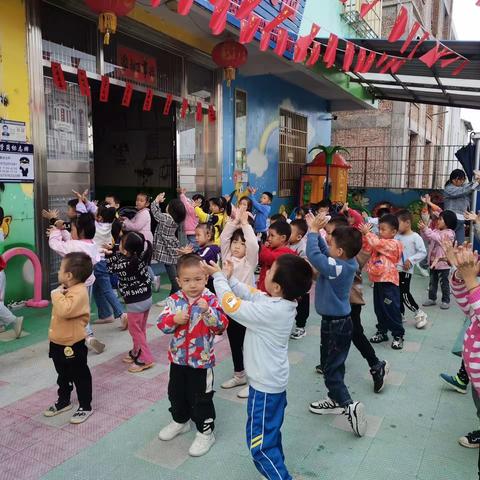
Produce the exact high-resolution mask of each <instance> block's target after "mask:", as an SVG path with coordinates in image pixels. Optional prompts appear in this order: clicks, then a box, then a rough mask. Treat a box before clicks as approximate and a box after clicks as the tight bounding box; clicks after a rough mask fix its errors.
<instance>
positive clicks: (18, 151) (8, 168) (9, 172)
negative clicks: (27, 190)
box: [0, 142, 35, 183]
mask: <svg viewBox="0 0 480 480" xmlns="http://www.w3.org/2000/svg"><path fill="white" fill-rule="evenodd" d="M34 178H35V176H34V170H33V145H30V144H29V143H15V142H0V182H10V183H27V182H33V180H34Z"/></svg>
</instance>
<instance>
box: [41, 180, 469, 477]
mask: <svg viewBox="0 0 480 480" xmlns="http://www.w3.org/2000/svg"><path fill="white" fill-rule="evenodd" d="M249 193H250V195H246V196H244V197H241V198H239V199H237V203H236V204H234V202H233V199H232V198H230V197H227V198H223V197H221V198H212V199H210V200H209V201H208V202H206V201H205V199H204V197H203V196H201V195H199V194H197V195H194V196H193V197H192V199H189V198H188V197H187V196H186V192H185V190H183V189H179V198H178V199H172V200H171V201H170V202H169V203H168V205H167V206H166V208H165V209H164V210H165V211H163V209H162V204H164V202H165V195H164V194H160V195H158V196H157V197H156V198H155V200H154V201H153V202H150V200H149V197H148V196H147V195H146V194H143V193H142V194H139V195H138V196H137V201H136V213H135V215H134V216H133V218H131V219H128V218H126V217H125V216H123V215H122V210H121V209H120V210H119V209H118V207H119V205H118V203H119V202H118V201H117V199H116V198H115V197H114V196H108V197H107V198H106V199H105V201H104V202H102V203H101V204H99V205H98V206H97V205H95V204H94V203H92V202H90V201H89V200H88V199H87V198H86V195H87V193H86V192H84V193H83V194H77V199H76V201H72V202H71V203H69V206H70V207H71V209H72V211H70V212H69V221H70V225H68V224H67V222H63V221H61V220H59V219H58V212H47V213H46V216H47V217H48V218H50V219H51V223H52V227H51V229H50V230H49V243H50V246H51V248H52V249H53V250H54V251H55V252H57V253H58V254H60V255H61V256H63V260H62V263H61V267H60V272H59V283H60V285H61V286H60V287H59V288H58V289H57V290H55V291H54V292H52V304H53V312H52V322H51V326H50V331H49V338H50V356H51V358H52V360H53V362H54V365H55V368H56V370H57V373H58V384H59V398H58V401H57V402H56V403H55V404H54V405H52V406H51V407H50V408H49V409H48V410H47V411H46V412H45V415H47V416H53V415H56V414H58V413H60V412H63V411H66V410H68V409H70V408H72V407H71V403H70V393H71V391H72V383H73V384H75V386H76V388H77V393H78V396H79V409H78V410H77V412H76V413H75V414H74V416H73V417H72V422H73V423H80V422H82V421H84V420H86V418H88V416H89V415H90V414H91V412H92V408H91V397H92V394H91V391H92V387H91V376H90V372H89V370H88V366H87V360H86V358H87V355H86V352H87V349H86V346H85V339H86V340H87V345H90V346H92V348H94V345H96V344H97V342H98V343H101V342H99V341H98V340H97V339H95V337H94V336H93V332H92V330H91V327H89V325H90V324H89V320H90V300H89V295H88V289H89V287H90V286H93V297H94V299H95V302H96V303H97V307H98V312H99V318H100V321H103V322H104V323H105V322H113V321H114V319H115V318H120V319H121V325H122V326H123V327H128V330H129V332H130V334H131V336H132V343H133V347H132V349H131V350H130V351H129V352H128V354H127V355H126V356H125V358H124V359H123V361H124V362H125V363H127V364H129V365H130V367H129V372H132V373H138V372H142V371H144V370H146V369H149V368H152V367H153V366H154V358H153V356H152V353H151V351H150V349H149V347H148V342H147V339H146V322H147V318H148V315H149V311H150V309H151V307H152V284H154V283H155V281H154V279H155V277H156V276H158V275H159V273H160V271H161V268H160V267H161V265H163V266H164V268H165V270H166V272H167V274H168V277H169V279H170V282H171V291H170V296H169V297H168V298H167V299H166V301H163V302H161V303H160V304H159V306H162V307H163V311H162V313H161V314H160V316H159V318H158V323H157V326H158V328H159V329H160V330H162V331H163V332H164V333H165V334H171V335H172V339H171V343H170V347H169V351H168V358H169V360H170V379H169V385H168V398H169V401H170V403H171V408H170V412H171V414H172V422H171V423H170V424H169V425H167V426H166V427H164V428H163V429H162V430H161V431H160V433H159V438H160V439H161V440H163V441H169V440H171V439H173V438H175V437H176V436H177V435H179V434H182V433H185V432H187V431H189V430H190V420H192V421H193V422H194V423H195V426H196V428H197V434H196V437H195V440H194V442H193V443H192V445H191V447H190V450H189V453H190V455H192V456H200V455H204V454H205V453H207V452H208V451H209V449H210V448H211V446H212V445H213V444H214V442H215V437H214V433H213V431H214V421H215V408H214V403H213V394H214V390H213V367H214V366H215V351H214V350H215V349H214V344H215V341H214V340H215V336H216V335H221V334H222V333H223V332H224V331H225V330H226V332H227V335H228V340H229V343H230V347H231V351H232V360H233V375H232V377H231V378H230V379H229V380H227V381H225V382H224V383H223V384H222V385H221V386H222V388H225V389H230V388H235V387H242V388H241V389H239V391H238V396H239V397H241V398H247V397H248V407H247V408H248V420H247V422H248V423H247V444H248V448H249V449H250V451H251V455H252V458H253V460H254V463H255V466H256V467H257V469H258V470H259V472H260V473H261V474H262V475H263V476H265V477H267V478H281V479H290V478H292V477H291V476H290V474H289V473H288V470H287V468H286V466H285V457H284V454H283V450H282V445H281V434H280V429H281V426H282V422H283V417H284V410H285V406H286V387H287V383H288V375H289V363H288V355H287V354H288V342H289V339H293V340H299V339H301V338H303V337H304V336H305V335H306V329H305V326H306V322H307V319H308V316H309V308H310V293H309V292H310V289H311V286H312V282H313V280H314V279H316V289H315V309H316V311H317V313H318V314H319V315H321V317H322V322H321V342H320V343H321V345H320V363H319V365H317V367H316V370H317V372H318V373H320V374H322V375H323V376H324V381H325V386H326V389H327V393H328V395H327V397H326V398H325V399H324V400H319V401H316V402H312V403H311V404H310V406H309V410H310V411H311V412H312V413H315V414H337V415H345V417H346V419H347V420H348V421H349V423H350V425H351V428H352V430H353V432H354V433H355V434H356V435H357V436H359V437H361V436H363V435H365V433H366V430H367V420H366V414H365V407H364V405H363V403H361V402H359V401H354V400H353V399H352V397H351V396H350V393H349V391H348V389H347V387H346V385H345V382H344V376H345V362H346V359H347V357H348V353H349V349H350V345H351V343H352V342H353V344H354V345H355V347H356V348H357V349H358V350H359V352H360V353H361V355H362V356H363V357H364V358H365V360H366V361H367V363H368V365H369V369H370V373H371V375H372V380H373V389H374V392H375V393H379V392H381V391H382V389H383V388H384V385H385V378H386V376H387V375H388V372H389V364H388V362H386V361H385V360H382V359H379V358H378V357H377V355H376V353H375V350H374V348H373V346H372V344H377V343H381V342H387V341H389V337H388V333H389V332H390V333H391V335H392V342H391V347H392V349H394V350H401V349H402V348H403V345H404V336H405V328H404V325H403V320H404V316H405V308H406V309H408V310H409V311H411V312H413V313H414V315H415V322H416V327H417V328H424V327H425V326H426V324H427V315H426V314H425V313H424V312H423V311H422V310H421V309H420V308H419V306H418V304H417V302H416V301H415V299H414V298H413V296H412V293H411V291H410V282H411V277H412V273H413V269H414V267H415V265H418V264H419V263H420V262H421V261H422V260H423V259H424V258H425V257H426V256H427V249H426V247H425V243H424V240H423V239H422V238H421V237H420V235H419V234H417V233H415V232H414V231H413V229H412V223H413V219H412V215H411V214H410V212H408V211H406V210H402V211H400V212H397V213H396V214H393V213H391V212H389V211H388V210H387V211H385V210H384V211H381V214H380V215H378V216H377V217H376V218H375V219H374V220H373V221H372V222H371V223H365V222H364V220H363V218H362V216H361V214H360V213H359V212H356V211H355V210H352V209H350V208H349V207H348V205H344V206H342V207H341V208H335V206H332V205H331V204H330V203H329V202H320V204H318V205H316V206H315V208H314V206H311V207H310V208H306V207H303V208H298V209H296V212H295V215H294V217H295V218H292V219H287V218H285V216H283V215H275V216H270V210H271V203H272V199H273V196H272V194H271V193H269V192H264V193H263V194H262V195H261V197H260V200H259V201H257V200H256V199H255V197H254V194H255V193H256V191H255V190H254V189H250V192H249ZM423 200H424V202H425V210H426V212H427V214H428V218H427V217H425V218H424V219H423V220H422V221H421V222H420V223H419V228H420V231H421V233H422V236H423V238H424V239H426V241H427V242H428V261H429V266H430V288H429V298H428V300H427V301H426V302H424V304H423V305H425V306H428V305H434V304H435V303H436V299H437V289H438V282H439V281H440V284H441V287H442V304H441V308H445V309H446V308H448V306H449V302H450V296H449V293H450V291H449V287H448V276H449V271H450V266H451V265H452V264H455V262H456V265H457V266H459V265H462V268H463V270H461V268H460V266H459V267H458V270H457V271H458V272H466V270H467V267H466V266H465V265H466V260H465V258H466V257H467V253H466V252H465V251H464V250H459V249H457V250H454V249H453V247H448V245H451V240H452V239H453V237H454V233H453V232H454V230H455V215H453V217H452V215H451V213H452V212H449V211H441V210H440V209H439V208H437V207H435V206H434V207H435V208H434V207H432V205H433V204H431V202H430V199H429V198H428V197H425V198H423ZM312 210H314V211H312ZM152 216H153V218H154V220H155V221H156V228H155V230H154V233H152V220H151V219H152ZM114 225H117V228H114ZM182 227H183V230H184V233H185V235H186V238H187V243H186V244H183V245H181V243H180V241H179V230H180V229H181V228H182ZM374 230H375V231H376V232H377V234H375V233H373V231H374ZM449 242H450V243H449ZM448 248H450V250H449V252H450V253H448V254H447V252H446V249H448ZM452 251H454V253H452ZM455 255H456V257H455V258H456V260H455V262H453V263H452V260H451V258H450V257H452V258H453V257H454V256H455ZM464 260H465V261H464ZM220 264H221V266H220ZM257 266H259V267H260V270H259V272H258V273H259V274H258V279H257V280H256V279H255V271H256V269H257ZM362 270H364V271H366V272H367V273H368V276H369V279H370V282H372V283H373V298H374V311H375V314H376V317H377V331H376V333H375V334H374V335H373V336H372V337H371V338H370V339H369V340H368V339H367V337H366V336H365V333H364V331H363V327H362V321H361V309H362V306H363V305H364V304H365V300H364V297H363V292H362ZM458 275H460V274H458ZM465 276H466V274H465ZM462 278H463V281H465V282H466V279H465V278H464V277H459V276H457V277H455V276H454V279H455V281H456V282H457V283H459V284H460V283H461V282H462ZM116 285H118V290H119V292H120V294H121V296H122V297H123V300H124V303H125V308H126V314H125V313H124V312H123V306H122V305H121V303H120V302H119V300H118V297H117V296H116V294H115V292H114V290H115V288H114V287H115V286H116ZM475 288H476V287H475ZM476 291H477V290H475V292H476ZM468 295H471V293H469V294H468ZM475 325H476V324H475ZM97 347H98V344H97ZM98 350H101V349H98V348H97V351H98ZM469 368H473V367H469Z"/></svg>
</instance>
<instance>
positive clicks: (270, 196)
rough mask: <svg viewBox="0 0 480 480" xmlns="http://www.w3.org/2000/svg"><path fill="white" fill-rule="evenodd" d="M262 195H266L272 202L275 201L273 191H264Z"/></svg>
mask: <svg viewBox="0 0 480 480" xmlns="http://www.w3.org/2000/svg"><path fill="white" fill-rule="evenodd" d="M262 195H266V196H267V197H268V199H269V200H270V202H273V193H272V192H262Z"/></svg>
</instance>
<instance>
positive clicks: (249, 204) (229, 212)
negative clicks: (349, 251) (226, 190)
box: [225, 191, 253, 217]
mask: <svg viewBox="0 0 480 480" xmlns="http://www.w3.org/2000/svg"><path fill="white" fill-rule="evenodd" d="M235 195H236V191H233V192H232V193H231V194H230V200H229V201H228V202H227V205H226V206H225V212H226V214H227V215H228V216H229V217H230V216H231V215H232V200H233V197H234V196H235ZM241 200H246V201H247V212H251V211H253V202H252V199H251V198H250V197H247V196H246V195H244V196H243V197H241V198H239V199H238V200H237V207H238V205H239V203H240V201H241Z"/></svg>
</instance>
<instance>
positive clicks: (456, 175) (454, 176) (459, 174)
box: [445, 168, 467, 186]
mask: <svg viewBox="0 0 480 480" xmlns="http://www.w3.org/2000/svg"><path fill="white" fill-rule="evenodd" d="M466 178H467V176H466V175H465V172H464V171H463V170H461V169H460V168H456V169H455V170H452V173H450V178H449V179H448V180H447V183H446V184H445V186H447V185H450V184H451V183H452V181H453V180H465V179H466Z"/></svg>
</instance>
